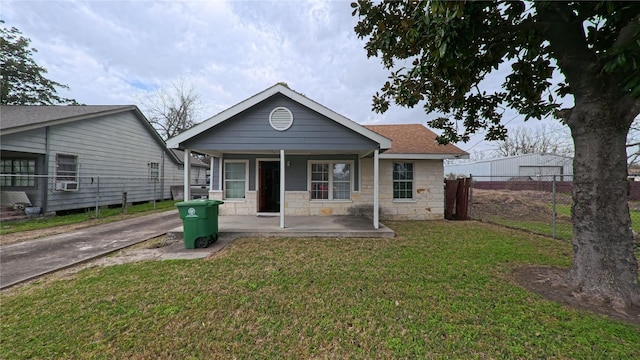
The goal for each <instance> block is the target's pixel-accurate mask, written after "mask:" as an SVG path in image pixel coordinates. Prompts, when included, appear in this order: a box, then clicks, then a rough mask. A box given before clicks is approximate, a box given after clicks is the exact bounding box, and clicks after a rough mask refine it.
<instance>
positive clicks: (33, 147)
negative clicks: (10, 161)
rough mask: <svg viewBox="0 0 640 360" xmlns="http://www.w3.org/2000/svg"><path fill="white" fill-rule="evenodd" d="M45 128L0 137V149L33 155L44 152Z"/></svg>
mask: <svg viewBox="0 0 640 360" xmlns="http://www.w3.org/2000/svg"><path fill="white" fill-rule="evenodd" d="M45 134H46V130H45V128H41V129H35V130H29V131H25V132H21V133H15V134H9V135H2V136H0V149H1V150H3V151H19V152H27V153H33V154H44V153H45V152H46V136H45Z"/></svg>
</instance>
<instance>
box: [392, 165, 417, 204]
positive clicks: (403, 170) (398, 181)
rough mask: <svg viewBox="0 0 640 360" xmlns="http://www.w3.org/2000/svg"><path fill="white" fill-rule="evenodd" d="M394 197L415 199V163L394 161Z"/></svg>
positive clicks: (395, 198)
mask: <svg viewBox="0 0 640 360" xmlns="http://www.w3.org/2000/svg"><path fill="white" fill-rule="evenodd" d="M393 199H394V200H410V199H413V163H405V162H394V163H393Z"/></svg>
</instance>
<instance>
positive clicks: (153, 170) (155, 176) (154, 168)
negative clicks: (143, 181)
mask: <svg viewBox="0 0 640 360" xmlns="http://www.w3.org/2000/svg"><path fill="white" fill-rule="evenodd" d="M148 168H149V182H158V181H160V163H158V162H154V161H149V163H148Z"/></svg>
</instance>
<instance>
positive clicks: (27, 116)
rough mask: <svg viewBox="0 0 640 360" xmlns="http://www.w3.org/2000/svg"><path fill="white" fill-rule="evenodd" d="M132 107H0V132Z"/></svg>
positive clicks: (130, 108)
mask: <svg viewBox="0 0 640 360" xmlns="http://www.w3.org/2000/svg"><path fill="white" fill-rule="evenodd" d="M134 108H135V106H133V105H82V106H64V105H38V106H17V105H16V106H13V105H3V106H0V130H8V129H13V128H19V127H22V126H33V125H38V124H41V125H42V126H46V124H47V123H50V122H54V121H59V120H65V119H69V120H70V121H73V120H74V119H75V118H77V119H78V120H80V119H83V118H86V117H88V116H97V115H99V114H100V113H103V112H113V111H127V110H132V109H134Z"/></svg>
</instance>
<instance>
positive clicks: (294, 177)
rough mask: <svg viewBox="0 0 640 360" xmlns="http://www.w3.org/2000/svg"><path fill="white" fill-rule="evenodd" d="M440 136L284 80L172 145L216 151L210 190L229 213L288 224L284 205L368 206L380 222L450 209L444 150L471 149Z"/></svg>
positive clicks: (290, 210)
mask: <svg viewBox="0 0 640 360" xmlns="http://www.w3.org/2000/svg"><path fill="white" fill-rule="evenodd" d="M435 138H436V135H435V134H434V133H433V132H431V131H430V130H429V129H427V128H426V127H424V126H422V125H420V124H408V125H389V126H376V127H365V126H362V125H359V124H357V123H356V122H354V121H352V120H350V119H348V118H346V117H344V116H342V115H340V114H338V113H336V112H334V111H332V110H330V109H328V108H326V107H325V106H323V105H320V104H319V103H317V102H315V101H313V100H311V99H309V98H307V97H306V96H304V95H302V94H300V93H297V92H295V91H293V90H291V89H289V88H288V87H287V86H284V85H282V84H276V85H274V86H272V87H270V88H268V89H266V90H264V91H262V92H260V93H258V94H256V95H254V96H252V97H250V98H249V99H247V100H244V101H242V102H240V103H238V104H236V105H234V106H232V107H231V108H229V109H227V110H224V111H222V112H221V113H219V114H217V115H215V116H213V117H211V118H209V119H207V120H205V121H203V122H202V123H200V124H198V125H196V126H194V127H193V128H191V129H189V130H187V131H185V132H184V133H182V134H180V135H178V136H176V137H174V138H171V139H169V140H167V146H168V147H169V148H179V149H181V150H184V151H185V162H188V159H189V158H190V157H189V156H188V154H189V153H190V152H191V151H196V152H198V153H203V154H208V155H210V156H211V157H212V159H213V160H212V161H211V165H212V177H211V179H210V184H209V186H210V189H209V198H211V199H221V200H224V202H225V203H224V205H222V206H221V207H220V213H221V215H258V216H260V215H277V216H279V217H280V226H281V227H285V215H296V216H314V215H364V216H368V217H371V218H372V222H373V226H374V228H378V224H379V223H378V221H379V219H441V218H443V215H444V189H443V179H444V170H443V160H444V159H450V158H451V159H452V158H464V157H468V154H467V153H466V152H464V151H462V150H460V149H458V148H457V147H455V146H453V145H446V146H443V145H437V144H436V141H435ZM186 169H188V167H187V168H186ZM187 177H188V176H187ZM184 190H185V197H187V198H188V191H189V184H187V183H184Z"/></svg>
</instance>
